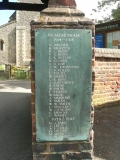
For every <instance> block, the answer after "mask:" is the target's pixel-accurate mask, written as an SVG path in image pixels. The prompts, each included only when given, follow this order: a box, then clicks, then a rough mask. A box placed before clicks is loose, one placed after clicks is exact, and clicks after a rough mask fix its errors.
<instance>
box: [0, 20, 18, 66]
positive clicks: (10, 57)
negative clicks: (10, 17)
mask: <svg viewBox="0 0 120 160" xmlns="http://www.w3.org/2000/svg"><path fill="white" fill-rule="evenodd" d="M0 39H2V40H3V50H0V63H2V64H15V63H16V21H13V22H10V23H7V24H5V25H2V26H0Z"/></svg>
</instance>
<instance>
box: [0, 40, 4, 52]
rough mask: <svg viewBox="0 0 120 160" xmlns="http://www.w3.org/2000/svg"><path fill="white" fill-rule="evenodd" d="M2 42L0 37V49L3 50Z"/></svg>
mask: <svg viewBox="0 0 120 160" xmlns="http://www.w3.org/2000/svg"><path fill="white" fill-rule="evenodd" d="M3 44H4V41H3V40H2V39H0V51H3Z"/></svg>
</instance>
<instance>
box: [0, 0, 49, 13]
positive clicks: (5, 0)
mask: <svg viewBox="0 0 120 160" xmlns="http://www.w3.org/2000/svg"><path fill="white" fill-rule="evenodd" d="M42 2H43V4H34V3H17V2H9V0H2V2H0V10H24V11H39V12H40V11H42V10H44V9H45V8H47V7H48V1H47V0H46V1H45V0H44V1H43V0H42Z"/></svg>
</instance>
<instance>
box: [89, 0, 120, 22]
mask: <svg viewBox="0 0 120 160" xmlns="http://www.w3.org/2000/svg"><path fill="white" fill-rule="evenodd" d="M115 4H116V5H117V8H116V9H113V10H112V11H111V14H110V15H106V16H103V21H98V23H99V22H100V23H101V22H108V21H114V20H119V19H120V0H101V1H98V6H97V9H92V11H94V12H100V11H101V10H103V11H104V12H105V11H107V9H109V7H111V6H114V5H115Z"/></svg>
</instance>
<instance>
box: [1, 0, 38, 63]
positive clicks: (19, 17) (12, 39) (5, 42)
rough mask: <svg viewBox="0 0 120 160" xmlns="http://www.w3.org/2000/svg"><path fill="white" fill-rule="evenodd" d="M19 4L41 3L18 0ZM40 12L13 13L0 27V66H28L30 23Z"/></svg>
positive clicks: (33, 0) (30, 0) (34, 0)
mask: <svg viewBox="0 0 120 160" xmlns="http://www.w3.org/2000/svg"><path fill="white" fill-rule="evenodd" d="M18 2H19V3H21V2H23V3H41V1H40V0H18ZM3 16H4V15H3ZM38 17H40V12H33V11H15V12H14V13H13V14H12V15H11V16H10V18H9V22H8V23H6V24H4V25H1V26H0V64H14V65H16V66H28V65H29V64H30V50H31V48H30V46H31V42H30V22H31V21H32V20H33V19H36V18H38Z"/></svg>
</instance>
